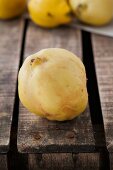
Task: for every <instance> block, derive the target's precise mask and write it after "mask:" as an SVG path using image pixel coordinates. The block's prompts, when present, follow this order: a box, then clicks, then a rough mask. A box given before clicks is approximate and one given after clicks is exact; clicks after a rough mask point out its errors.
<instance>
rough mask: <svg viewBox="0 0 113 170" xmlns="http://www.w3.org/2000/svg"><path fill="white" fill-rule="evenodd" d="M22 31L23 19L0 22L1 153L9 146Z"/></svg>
mask: <svg viewBox="0 0 113 170" xmlns="http://www.w3.org/2000/svg"><path fill="white" fill-rule="evenodd" d="M22 31H23V24H22V21H21V19H17V20H14V21H10V22H8V21H7V22H2V21H0V153H1V152H3V153H4V152H6V151H7V150H8V145H9V138H10V130H11V121H12V114H13V106H14V98H15V90H16V81H17V72H18V66H19V60H20V59H19V57H20V48H21V38H22Z"/></svg>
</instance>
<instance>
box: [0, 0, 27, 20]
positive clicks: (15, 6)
mask: <svg viewBox="0 0 113 170" xmlns="http://www.w3.org/2000/svg"><path fill="white" fill-rule="evenodd" d="M26 3H27V1H26V0H0V19H11V18H14V17H17V16H19V15H21V14H22V13H23V11H24V10H25V7H26Z"/></svg>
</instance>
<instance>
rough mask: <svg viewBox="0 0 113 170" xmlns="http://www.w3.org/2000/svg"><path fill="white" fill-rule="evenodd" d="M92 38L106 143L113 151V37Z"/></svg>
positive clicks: (95, 36)
mask: <svg viewBox="0 0 113 170" xmlns="http://www.w3.org/2000/svg"><path fill="white" fill-rule="evenodd" d="M92 40H93V49H94V60H95V67H96V73H97V81H98V85H99V94H100V100H101V107H102V115H103V121H104V129H105V136H106V145H107V149H108V150H109V152H113V39H112V38H108V37H104V36H97V35H93V37H92Z"/></svg>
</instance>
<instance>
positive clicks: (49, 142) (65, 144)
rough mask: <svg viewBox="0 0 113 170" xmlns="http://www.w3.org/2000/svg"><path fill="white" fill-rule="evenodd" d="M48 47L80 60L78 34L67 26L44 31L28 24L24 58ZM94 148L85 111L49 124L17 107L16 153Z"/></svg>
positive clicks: (77, 150) (89, 122) (87, 111)
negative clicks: (63, 51) (64, 51)
mask: <svg viewBox="0 0 113 170" xmlns="http://www.w3.org/2000/svg"><path fill="white" fill-rule="evenodd" d="M48 47H61V48H65V49H68V50H70V51H72V52H74V53H76V54H77V55H78V56H80V57H81V56H82V54H81V51H82V50H81V34H80V32H79V31H77V30H73V29H72V28H70V27H63V28H57V29H54V30H45V29H41V28H38V27H36V26H35V25H33V24H32V23H30V25H29V28H28V32H27V39H26V47H25V58H26V57H27V56H28V55H30V54H32V53H35V52H37V51H39V50H40V49H42V48H48ZM94 149H95V142H94V137H93V130H92V124H91V119H90V113H89V109H88V108H87V109H86V111H85V113H83V114H81V115H80V116H79V117H77V118H76V119H74V120H72V121H67V122H53V121H48V120H46V119H42V118H40V117H38V116H36V115H34V114H32V113H30V112H28V111H27V110H26V109H25V108H24V107H23V106H22V105H21V106H20V115H19V126H18V150H19V151H20V152H31V153H32V152H36V153H37V152H38V153H41V152H45V153H47V152H81V151H84V152H89V151H94Z"/></svg>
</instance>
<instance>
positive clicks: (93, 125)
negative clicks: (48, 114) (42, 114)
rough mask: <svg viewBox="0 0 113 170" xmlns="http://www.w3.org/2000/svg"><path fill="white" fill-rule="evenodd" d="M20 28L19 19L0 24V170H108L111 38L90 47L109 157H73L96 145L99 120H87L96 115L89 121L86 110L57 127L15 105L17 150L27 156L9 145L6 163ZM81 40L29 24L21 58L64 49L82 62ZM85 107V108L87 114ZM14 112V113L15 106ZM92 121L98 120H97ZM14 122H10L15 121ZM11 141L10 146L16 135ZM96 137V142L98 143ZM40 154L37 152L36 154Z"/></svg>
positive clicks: (71, 32) (70, 32) (66, 31)
mask: <svg viewBox="0 0 113 170" xmlns="http://www.w3.org/2000/svg"><path fill="white" fill-rule="evenodd" d="M9 30H10V31H9ZM23 30H24V28H23V21H22V20H21V19H17V20H13V21H10V22H8V21H7V22H2V21H0V38H1V39H0V170H7V169H8V168H9V169H8V170H13V169H14V170H15V169H24V170H28V169H29V170H48V169H49V170H55V169H56V170H57V169H60V170H72V169H76V170H85V169H87V170H103V169H106V170H109V165H108V164H109V161H110V168H111V170H112V169H113V134H112V131H113V116H112V112H113V88H112V86H113V85H112V84H113V39H111V38H107V37H102V36H97V35H93V36H92V42H93V43H92V44H93V52H94V61H95V67H96V74H97V81H98V85H99V94H100V101H101V106H102V115H103V122H104V128H105V137H106V141H105V142H106V146H107V149H108V151H109V158H110V159H109V160H106V159H108V155H107V152H106V151H105V150H103V151H102V150H101V153H99V152H98V153H76V152H94V150H95V149H97V148H96V147H97V145H100V144H101V143H100V142H101V141H102V140H105V139H103V137H104V136H103V135H102V133H103V132H102V131H101V130H102V128H101V126H100V125H101V124H102V122H100V120H98V121H96V120H93V119H95V118H96V116H95V118H94V113H90V111H89V108H87V109H86V111H85V113H83V114H81V115H80V116H79V117H78V118H76V119H74V120H72V121H69V122H63V123H58V122H50V121H48V120H46V119H41V118H39V117H37V116H36V115H34V114H32V113H29V112H28V111H27V110H26V109H25V108H24V107H23V106H22V105H20V115H19V127H18V150H19V152H24V153H25V152H26V153H29V154H28V155H27V154H25V155H24V154H20V153H16V150H15V149H16V146H14V148H13V147H12V146H11V153H10V152H9V154H8V165H7V155H6V154H3V153H6V152H7V151H8V149H9V142H10V130H11V122H12V116H13V108H14V101H15V94H16V83H17V72H18V67H19V62H20V52H21V57H22V55H23V52H22V51H21V50H22V49H21V47H22V35H23ZM82 40H83V39H82V37H81V32H80V31H77V30H75V29H73V28H70V27H62V28H57V29H54V30H46V29H41V28H38V27H37V26H35V25H34V24H32V23H31V22H30V23H29V26H28V30H27V37H26V43H25V55H24V59H25V58H26V57H27V56H29V55H30V54H32V53H35V52H37V51H39V50H40V49H42V48H48V47H61V48H66V49H68V50H70V51H72V52H74V53H76V54H77V55H78V56H80V58H82V51H83V49H82V45H83V44H82ZM86 47H88V46H86ZM86 52H87V50H86ZM87 62H88V61H87ZM5 68H6V69H5ZM90 82H91V81H90ZM92 88H94V86H92ZM91 107H92V106H91V105H90V110H91V111H92V109H91ZM16 108H17V110H18V106H17V107H16ZM94 110H95V109H94ZM15 112H16V109H15ZM17 112H18V111H17ZM95 114H96V113H95ZM99 114H101V113H99ZM16 115H17V116H18V114H15V116H14V117H16ZM14 117H13V118H14ZM97 117H98V116H97ZM98 118H99V119H100V116H99V117H98ZM17 119H18V118H16V121H14V122H17ZM91 119H92V121H91ZM14 125H16V123H14ZM15 128H17V125H16V127H14V129H15ZM95 129H96V130H95ZM15 132H16V131H15ZM101 132H102V133H101ZM14 138H15V139H14V140H15V141H14V143H15V145H16V135H15V137H14ZM100 138H102V139H101V140H100ZM45 141H46V142H45ZM11 145H12V144H11ZM13 149H14V150H15V151H13ZM101 149H102V148H101ZM104 149H105V148H104ZM41 152H43V154H40V153H41ZM48 152H70V153H48ZM72 152H75V153H72ZM1 153H2V154H1ZM31 153H33V154H31ZM36 153H38V154H36ZM10 160H11V161H10Z"/></svg>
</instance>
